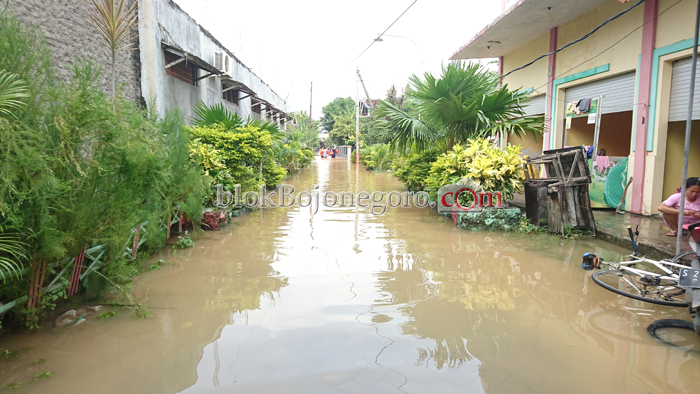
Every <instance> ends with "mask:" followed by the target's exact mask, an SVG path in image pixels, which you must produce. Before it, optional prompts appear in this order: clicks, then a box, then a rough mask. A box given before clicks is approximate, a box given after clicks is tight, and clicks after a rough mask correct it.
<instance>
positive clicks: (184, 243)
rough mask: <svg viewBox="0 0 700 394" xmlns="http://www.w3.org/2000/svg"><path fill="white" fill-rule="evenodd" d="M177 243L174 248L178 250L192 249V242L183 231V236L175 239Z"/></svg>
mask: <svg viewBox="0 0 700 394" xmlns="http://www.w3.org/2000/svg"><path fill="white" fill-rule="evenodd" d="M177 239H178V241H177V244H176V245H175V246H177V247H178V248H180V249H187V248H192V247H194V241H193V240H192V238H191V237H190V235H189V234H187V231H185V236H184V237H183V236H178V237H177Z"/></svg>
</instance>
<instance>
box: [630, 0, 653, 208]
mask: <svg viewBox="0 0 700 394" xmlns="http://www.w3.org/2000/svg"><path fill="white" fill-rule="evenodd" d="M658 11H659V2H658V0H647V1H646V2H644V23H645V25H644V28H643V30H642V58H641V62H640V64H639V89H638V91H639V95H638V97H637V103H638V105H637V119H635V121H636V136H635V140H634V175H633V176H634V180H635V181H634V182H633V183H632V206H631V207H630V211H631V212H633V213H639V214H641V213H642V202H643V198H644V169H645V166H646V158H647V130H648V129H649V122H648V120H649V103H650V97H649V96H650V95H651V67H652V61H653V58H654V47H655V46H656V15H657V13H658ZM650 20H651V22H649V23H647V22H648V21H650ZM651 127H654V126H653V125H652V126H651Z"/></svg>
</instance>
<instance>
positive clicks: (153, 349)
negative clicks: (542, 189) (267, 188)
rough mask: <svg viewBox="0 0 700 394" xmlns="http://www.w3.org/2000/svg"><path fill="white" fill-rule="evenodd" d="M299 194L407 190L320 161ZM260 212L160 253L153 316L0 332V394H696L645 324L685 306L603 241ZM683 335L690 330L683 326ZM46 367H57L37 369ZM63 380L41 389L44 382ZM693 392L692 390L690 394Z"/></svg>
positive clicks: (694, 379) (407, 218)
mask: <svg viewBox="0 0 700 394" xmlns="http://www.w3.org/2000/svg"><path fill="white" fill-rule="evenodd" d="M286 182H287V183H289V184H291V185H293V186H294V187H295V188H296V192H297V193H298V192H300V191H304V190H309V191H311V190H314V185H318V186H319V189H318V191H320V192H321V193H323V192H325V191H336V192H341V191H351V192H355V193H358V192H360V191H368V192H369V193H371V192H374V191H385V192H389V191H394V190H401V184H400V183H399V182H398V181H397V180H396V179H395V178H394V177H392V176H391V175H387V174H375V173H371V172H368V171H365V170H364V169H360V170H356V167H355V166H353V165H350V164H349V163H348V162H347V161H345V160H343V159H335V160H331V159H325V160H322V159H320V158H315V161H314V163H313V166H312V168H310V169H307V170H302V171H301V172H300V174H299V175H297V176H295V177H293V178H292V179H289V180H287V181H286ZM312 209H313V208H312V207H300V206H298V205H295V206H292V207H289V208H274V209H266V210H258V211H253V212H251V213H249V214H247V215H246V216H243V217H241V218H236V219H234V222H233V224H232V225H231V226H228V227H227V228H224V229H222V230H221V231H219V232H211V233H208V234H207V235H206V237H204V238H203V239H200V240H198V241H197V242H196V246H195V247H194V248H192V249H188V250H185V251H180V252H178V253H177V254H175V255H173V254H171V249H164V250H163V251H162V252H161V254H160V255H157V256H154V257H153V258H152V261H149V262H147V265H150V264H153V263H154V262H155V261H157V260H159V259H161V258H162V259H164V260H165V261H166V262H168V263H169V264H166V265H165V268H164V269H160V270H155V271H152V272H147V273H144V274H142V275H141V276H139V277H138V279H137V281H136V283H135V284H134V294H135V295H136V296H138V297H141V298H142V299H143V300H144V304H146V305H148V306H150V307H151V312H152V313H153V318H152V319H146V320H133V319H132V318H131V313H130V312H129V311H128V310H121V309H116V310H115V311H116V313H117V316H116V317H115V318H112V319H108V320H99V319H97V318H96V317H95V316H90V317H88V319H87V321H86V322H85V323H84V324H81V325H79V326H75V327H64V328H59V329H50V328H44V329H42V330H40V331H38V332H30V333H23V334H16V335H12V336H5V337H3V338H0V347H2V348H7V349H11V350H16V349H24V348H30V347H31V349H28V350H25V351H24V352H23V353H22V354H21V356H20V357H18V358H15V359H12V360H5V361H3V360H0V386H1V385H4V384H8V383H11V382H15V381H18V382H21V387H20V388H19V389H18V390H15V392H27V393H46V392H52V393H257V394H259V393H400V392H405V393H508V394H513V393H593V392H595V393H664V394H671V393H689V392H694V390H697V384H698V382H699V381H700V379H699V378H700V353H698V352H697V351H698V350H700V340H698V339H697V338H696V337H695V334H694V333H691V334H688V336H687V337H685V338H675V339H679V340H684V341H686V342H687V343H689V346H690V347H691V348H692V350H694V351H688V350H687V349H685V348H674V347H669V346H666V345H664V344H661V343H658V342H655V341H654V340H653V339H652V338H651V337H650V336H649V335H648V334H647V333H646V327H647V325H648V324H650V323H651V322H652V321H654V320H657V319H660V318H678V319H687V312H686V311H685V310H679V309H674V308H668V307H656V306H653V305H650V304H643V303H639V302H637V301H632V300H628V299H624V298H621V297H618V296H616V295H614V294H612V293H610V292H608V291H605V290H603V289H602V288H600V287H599V286H597V285H595V284H594V283H593V281H592V280H591V279H590V277H589V273H587V272H585V271H583V270H581V268H580V261H581V255H582V254H583V253H585V252H594V253H596V254H597V255H598V256H603V257H605V258H606V260H612V259H615V258H618V257H619V254H620V253H626V251H625V250H624V249H621V248H618V247H616V246H613V245H610V244H606V243H603V242H599V241H594V240H579V241H565V240H560V239H557V238H550V237H545V236H521V235H513V234H500V233H470V232H467V231H464V230H461V229H458V228H455V227H454V226H453V225H452V224H451V222H449V221H446V220H444V219H442V218H441V217H439V216H438V215H437V214H436V213H434V212H433V211H431V210H429V209H427V208H415V207H413V208H389V209H387V211H386V212H385V213H384V214H382V215H373V214H372V213H370V209H369V208H356V207H333V208H328V207H324V206H321V207H320V208H319V210H318V212H316V213H315V214H314V213H313V211H312ZM673 335H682V333H678V334H673ZM40 358H46V361H45V362H39V363H36V364H31V365H27V363H29V362H31V361H34V360H37V359H40ZM46 371H50V372H51V373H53V374H54V376H53V377H51V378H48V379H45V380H40V381H36V382H35V383H32V384H29V383H28V382H29V381H30V380H31V379H33V377H34V376H35V374H38V373H42V372H46ZM695 392H696V391H695Z"/></svg>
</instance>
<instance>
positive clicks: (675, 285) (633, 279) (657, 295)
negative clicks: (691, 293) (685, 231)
mask: <svg viewBox="0 0 700 394" xmlns="http://www.w3.org/2000/svg"><path fill="white" fill-rule="evenodd" d="M696 229H697V231H696ZM627 232H628V233H629V237H630V240H631V242H632V246H633V247H634V253H633V254H631V255H630V258H631V260H629V261H621V262H604V261H603V259H601V258H599V257H597V256H596V255H594V254H592V253H586V254H584V255H583V262H582V263H581V267H582V268H583V269H585V270H587V271H590V270H594V269H601V266H603V265H605V266H607V267H608V268H609V269H608V270H604V271H598V272H595V273H594V274H593V277H592V279H593V281H594V282H595V283H596V284H598V285H599V286H601V287H603V288H604V289H606V290H609V291H612V292H613V293H616V294H620V295H623V296H625V297H629V298H632V299H635V300H639V301H644V302H650V303H652V304H658V305H665V306H673V307H687V306H688V302H687V301H686V296H685V292H686V290H685V287H683V286H681V285H679V279H680V275H681V274H683V273H684V274H685V275H686V276H687V275H688V274H691V275H700V271H688V269H692V268H690V267H689V266H687V265H685V264H679V262H680V260H681V258H683V257H685V256H687V255H690V254H695V251H696V245H697V242H698V241H700V223H696V224H693V225H691V226H689V243H690V244H691V248H692V250H691V251H687V252H684V253H681V254H680V255H677V256H675V257H673V258H672V259H670V260H668V259H665V260H659V261H657V260H652V259H649V258H646V257H644V256H639V254H638V248H637V242H636V239H635V236H636V237H638V236H639V230H636V231H634V232H633V231H632V228H631V227H630V226H627ZM696 233H697V234H696ZM696 236H697V240H696V239H695V238H694V237H696ZM641 265H647V266H649V268H651V269H652V270H653V271H656V272H653V271H649V270H644V269H641V268H639V266H641ZM698 279H699V280H700V276H698ZM699 283H700V282H699Z"/></svg>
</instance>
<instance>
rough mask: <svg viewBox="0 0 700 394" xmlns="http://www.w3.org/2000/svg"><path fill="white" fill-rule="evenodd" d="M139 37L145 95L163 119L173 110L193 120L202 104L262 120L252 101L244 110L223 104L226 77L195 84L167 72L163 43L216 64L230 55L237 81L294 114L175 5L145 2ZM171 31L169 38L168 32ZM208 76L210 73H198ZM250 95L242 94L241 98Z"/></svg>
mask: <svg viewBox="0 0 700 394" xmlns="http://www.w3.org/2000/svg"><path fill="white" fill-rule="evenodd" d="M139 19H140V21H141V22H142V23H140V24H139V36H140V37H141V40H140V41H139V43H140V50H141V51H140V53H141V65H142V66H141V71H142V74H141V75H142V77H141V90H142V92H143V95H144V98H145V100H146V102H148V103H152V102H155V105H156V108H157V110H158V113H159V114H161V115H163V114H165V111H166V109H167V108H178V109H180V110H181V111H182V112H183V113H184V114H185V119H186V120H188V121H189V119H190V117H192V116H194V113H193V112H192V108H193V107H194V106H195V105H197V103H198V102H199V101H200V100H201V101H204V102H205V103H206V104H208V105H213V104H217V103H220V102H223V103H224V104H225V105H226V107H227V108H228V109H229V110H231V111H232V112H236V113H237V114H238V115H240V116H241V117H242V118H243V119H247V118H248V117H249V116H251V117H253V118H259V115H257V114H254V113H252V111H251V104H252V101H251V98H250V97H248V98H245V99H243V100H240V101H239V105H235V104H232V103H229V102H228V101H225V100H223V99H222V93H221V78H220V77H215V76H212V77H208V78H205V79H201V80H199V81H198V82H197V86H192V85H189V84H187V83H185V82H182V81H180V80H177V79H175V78H173V77H171V76H169V75H167V74H166V73H165V59H164V56H163V49H162V47H161V41H162V40H164V39H165V40H166V41H167V40H170V44H172V45H175V46H179V47H181V48H182V49H184V50H185V51H187V52H189V53H191V54H193V55H195V56H197V57H199V58H201V59H203V60H204V61H206V62H207V63H209V64H210V65H212V66H213V65H214V53H215V52H226V53H228V54H229V56H230V57H231V72H230V74H231V77H232V78H233V79H234V80H236V81H238V82H241V83H242V84H244V85H246V86H247V87H249V88H250V89H252V90H253V91H254V92H255V94H256V95H257V96H258V97H259V98H260V99H262V100H265V101H267V102H269V103H270V104H272V105H273V106H274V107H275V108H277V109H279V110H281V111H283V112H285V113H289V110H288V109H287V106H286V105H285V103H284V101H283V100H282V99H281V98H280V97H279V96H278V95H277V94H276V93H275V92H274V91H273V90H272V88H270V86H269V85H267V84H266V83H265V82H263V80H261V79H260V78H259V77H258V76H257V75H255V73H253V72H252V71H251V70H250V69H249V68H248V67H246V66H245V65H244V64H243V63H241V62H240V61H239V60H238V59H237V58H236V57H234V56H233V53H231V51H229V50H228V49H226V48H225V47H224V46H223V45H222V44H221V43H220V42H218V41H217V40H216V38H214V37H213V36H212V35H211V34H210V33H209V32H207V31H206V30H204V28H202V27H201V26H200V25H199V24H198V23H197V22H196V21H195V20H194V19H192V18H191V17H190V16H189V15H187V14H186V13H185V12H184V11H183V10H181V9H180V8H179V7H178V6H177V5H176V4H175V3H173V2H172V1H171V0H141V8H140V10H139ZM166 32H167V33H166ZM198 73H199V75H200V76H202V75H205V74H204V73H205V71H204V70H199V71H198ZM244 95H246V94H245V93H244V92H241V96H244Z"/></svg>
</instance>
